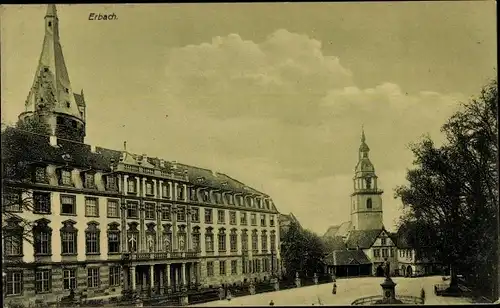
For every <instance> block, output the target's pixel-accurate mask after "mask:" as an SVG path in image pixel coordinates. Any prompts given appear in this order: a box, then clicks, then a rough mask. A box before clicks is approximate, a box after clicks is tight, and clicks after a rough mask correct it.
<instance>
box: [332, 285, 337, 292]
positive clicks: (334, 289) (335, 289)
mask: <svg viewBox="0 0 500 308" xmlns="http://www.w3.org/2000/svg"><path fill="white" fill-rule="evenodd" d="M332 294H337V283H335V282H334V283H333V289H332Z"/></svg>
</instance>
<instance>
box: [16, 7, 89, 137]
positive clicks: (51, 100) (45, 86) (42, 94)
mask: <svg viewBox="0 0 500 308" xmlns="http://www.w3.org/2000/svg"><path fill="white" fill-rule="evenodd" d="M44 22H45V36H44V38H43V44H42V51H41V53H40V58H39V61H38V66H37V69H36V71H35V76H34V80H33V84H32V86H31V89H30V91H29V93H28V97H27V99H26V103H25V112H24V113H22V114H21V115H20V116H19V118H20V120H22V119H24V118H26V117H29V116H34V115H37V116H43V117H44V118H45V119H46V121H47V123H48V124H49V126H50V127H51V130H52V134H53V135H56V134H59V133H61V134H63V135H64V136H62V135H61V137H64V138H67V139H75V138H76V140H78V141H83V138H84V137H85V102H84V101H83V97H82V96H79V95H78V94H74V93H73V90H72V88H71V82H70V79H69V75H68V69H67V68H66V63H65V61H64V56H63V52H62V47H61V42H60V39H59V18H58V17H57V9H56V6H55V4H49V5H47V11H46V13H45V17H44ZM59 126H64V128H63V127H60V129H59ZM58 131H59V133H58Z"/></svg>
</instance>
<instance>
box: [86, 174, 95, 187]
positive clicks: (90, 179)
mask: <svg viewBox="0 0 500 308" xmlns="http://www.w3.org/2000/svg"><path fill="white" fill-rule="evenodd" d="M84 186H85V188H88V189H94V188H95V179H94V173H92V172H89V173H85V182H84Z"/></svg>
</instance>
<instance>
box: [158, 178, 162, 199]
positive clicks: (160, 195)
mask: <svg viewBox="0 0 500 308" xmlns="http://www.w3.org/2000/svg"><path fill="white" fill-rule="evenodd" d="M158 186H159V188H160V189H159V190H158V196H159V197H158V198H159V199H161V198H163V181H162V180H160V182H159V184H158Z"/></svg>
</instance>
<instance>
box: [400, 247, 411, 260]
mask: <svg viewBox="0 0 500 308" xmlns="http://www.w3.org/2000/svg"><path fill="white" fill-rule="evenodd" d="M399 256H400V257H401V258H410V259H412V258H413V251H412V250H411V249H401V250H400V251H399Z"/></svg>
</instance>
